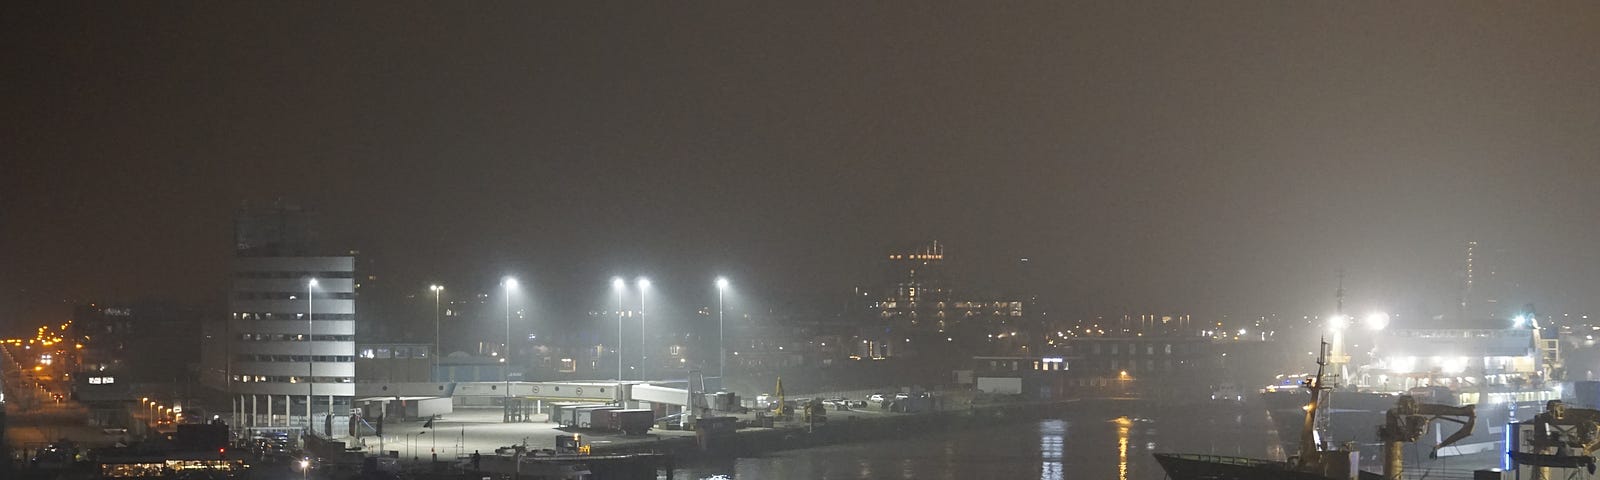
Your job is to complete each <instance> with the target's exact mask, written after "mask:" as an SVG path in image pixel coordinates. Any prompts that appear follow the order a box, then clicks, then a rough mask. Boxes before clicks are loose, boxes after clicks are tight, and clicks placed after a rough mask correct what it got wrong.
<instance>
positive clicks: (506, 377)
mask: <svg viewBox="0 0 1600 480" xmlns="http://www.w3.org/2000/svg"><path fill="white" fill-rule="evenodd" d="M501 283H503V284H505V286H506V292H505V297H506V354H505V356H502V357H500V361H501V362H503V363H505V364H506V366H505V367H502V368H501V369H500V377H501V381H502V382H504V383H505V395H506V398H510V397H511V362H510V360H509V359H510V358H511V291H512V290H514V289H516V288H517V279H516V277H511V276H507V277H506V278H505V281H503V282H501Z"/></svg>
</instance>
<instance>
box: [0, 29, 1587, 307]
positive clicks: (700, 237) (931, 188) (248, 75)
mask: <svg viewBox="0 0 1600 480" xmlns="http://www.w3.org/2000/svg"><path fill="white" fill-rule="evenodd" d="M0 45H3V46H0V51H3V52H4V53H3V57H0V60H3V63H0V64H3V65H5V71H6V73H5V74H4V75H3V76H0V95H4V102H5V108H4V109H3V112H4V114H3V116H0V118H3V120H0V121H3V122H4V123H3V125H0V159H3V160H0V165H3V166H0V322H4V323H10V324H12V325H13V326H15V325H19V324H28V325H32V324H34V323H32V322H33V321H34V320H36V319H44V318H48V317H49V316H50V315H56V314H58V313H60V310H59V308H58V307H60V306H61V305H63V304H62V303H61V302H63V301H64V300H65V301H71V302H77V301H126V300H134V299H141V298H158V299H172V300H176V301H181V302H187V303H193V304H206V305H221V304H222V303H223V301H224V299H225V295H224V290H225V287H226V281H227V276H226V269H227V261H228V258H229V256H230V255H231V250H230V249H231V240H230V238H229V236H230V234H231V221H232V214H233V212H234V210H235V209H236V208H238V207H239V206H240V205H242V204H243V203H245V202H251V203H252V204H257V205H261V204H266V203H270V202H271V201H272V200H274V199H277V198H282V199H284V200H286V201H289V202H291V203H294V204H299V205H304V206H307V207H310V208H313V209H315V210H317V211H318V212H319V218H320V221H321V222H322V224H323V228H322V229H321V233H322V238H323V240H324V241H325V244H326V245H328V246H330V247H333V248H335V249H339V250H342V249H358V250H360V251H361V252H362V261H363V264H362V265H363V267H362V268H363V271H362V272H361V273H362V274H364V275H378V276H379V280H378V281H375V282H372V283H373V285H375V287H374V288H383V289H389V291H391V292H399V291H413V290H414V292H415V293H418V294H425V292H426V285H427V284H428V283H429V282H432V281H441V282H445V283H446V284H447V285H451V286H460V287H459V288H460V289H463V290H466V289H474V288H488V287H490V286H492V285H493V283H494V282H495V281H496V279H498V278H499V276H500V275H503V274H506V273H515V274H517V275H519V276H520V277H522V278H524V279H526V280H525V281H527V282H528V283H529V284H530V285H531V288H533V289H534V290H537V291H538V292H539V293H538V295H539V296H541V297H542V298H544V301H545V302H546V304H549V305H556V304H561V305H560V306H552V307H551V308H566V309H571V310H581V309H584V308H589V306H590V303H592V302H591V301H590V299H591V298H595V297H599V296H602V295H603V294H604V292H605V289H606V288H607V284H608V279H609V278H610V277H611V276H612V275H614V274H619V273H627V274H630V275H631V274H636V273H645V274H650V275H652V276H654V277H656V278H658V280H657V284H658V285H662V288H664V289H671V290H674V291H676V292H680V294H684V295H689V294H690V293H694V292H710V291H711V287H710V279H711V278H712V277H713V276H714V275H716V274H719V273H725V274H728V275H730V276H732V277H733V278H734V280H735V282H736V283H737V284H738V285H739V286H740V288H742V289H743V290H744V291H746V292H760V295H761V296H763V297H764V298H767V299H768V300H769V301H772V302H775V303H776V302H780V301H792V299H802V298H821V296H822V295H824V294H829V293H837V292H848V291H849V289H850V288H851V287H853V286H856V285H860V284H865V283H866V282H869V281H871V280H872V278H873V275H874V274H875V273H876V269H877V263H876V262H877V261H878V259H879V258H880V257H882V255H883V254H884V253H886V250H885V249H886V248H888V247H889V246H892V245H897V244H904V243H907V242H916V241H923V240H932V239H938V240H940V241H941V242H943V243H944V244H946V245H947V253H948V256H949V258H950V259H951V263H952V268H953V269H954V270H955V271H956V272H957V273H959V274H960V276H961V278H960V281H959V285H960V288H961V289H962V291H965V292H974V293H979V292H991V291H1002V290H1005V289H1009V288H1015V287H1014V283H1016V282H1017V279H1016V278H1015V277H1013V276H1012V270H1011V268H1010V266H1011V265H1012V264H1013V263H1014V260H1015V259H1016V258H1019V257H1028V258H1030V259H1032V263H1033V264H1034V268H1035V269H1036V272H1035V275H1036V277H1035V278H1033V279H1031V280H1029V282H1030V283H1031V285H1030V288H1033V289H1035V290H1037V291H1038V292H1039V293H1040V294H1041V295H1042V296H1044V297H1046V298H1047V299H1049V301H1050V302H1051V303H1053V304H1055V305H1057V307H1056V308H1057V310H1058V311H1059V312H1061V313H1062V314H1067V315H1113V314H1114V315H1120V314H1122V313H1124V312H1130V311H1132V312H1143V311H1160V312H1184V313H1193V314H1195V315H1200V316H1214V315H1233V316H1251V315H1261V314H1266V313H1271V312H1276V313H1287V314H1294V315H1300V314H1315V313H1319V312H1329V311H1331V310H1332V308H1333V306H1332V304H1333V298H1332V297H1333V290H1334V288H1335V283H1336V281H1337V272H1338V271H1339V270H1340V269H1343V270H1345V271H1346V288H1347V289H1348V291H1349V298H1348V299H1347V305H1350V306H1351V307H1352V308H1363V309H1364V308H1377V307H1383V308H1388V309H1390V310H1392V311H1396V312H1404V313H1406V314H1415V315H1422V314H1437V313H1453V312H1454V310H1453V308H1452V307H1451V306H1450V305H1451V303H1452V302H1453V301H1454V298H1455V295H1456V292H1457V289H1458V287H1457V286H1458V285H1459V282H1460V280H1459V276H1460V272H1461V270H1462V269H1463V263H1464V255H1465V253H1464V245H1465V243H1466V242H1467V241H1469V240H1475V241H1478V242H1480V245H1482V246H1483V249H1484V251H1485V252H1492V254H1490V253H1486V254H1484V255H1482V257H1483V261H1484V262H1492V263H1493V266H1492V268H1495V269H1496V270H1497V271H1498V272H1500V273H1499V274H1500V275H1502V277H1503V278H1505V279H1508V280H1507V281H1506V283H1507V284H1511V285H1513V286H1514V288H1513V289H1514V290H1515V292H1514V293H1512V294H1508V296H1507V299H1506V301H1507V302H1510V303H1515V304H1517V305H1520V304H1522V303H1526V302H1535V303H1537V304H1538V305H1539V308H1540V310H1542V311H1552V312H1559V311H1570V312H1575V313H1576V312H1584V311H1593V312H1596V313H1600V310H1596V307H1600V304H1597V302H1600V297H1597V296H1596V295H1595V292H1596V285H1597V280H1600V278H1597V277H1600V274H1597V272H1600V270H1597V268H1600V256H1597V255H1600V247H1597V246H1596V245H1597V242H1596V241H1595V239H1596V238H1600V222H1597V221H1596V220H1597V213H1596V212H1600V209H1597V207H1600V4H1596V3H1594V2H1490V3H1477V2H1310V3H1307V2H1262V3H1257V2H1188V1H1178V2H1170V3H1169V2H1094V3H1084V4H1077V2H1050V1H1035V2H999V3H996V2H962V3H959V4H944V3H943V2H832V3H816V2H772V3H767V2H560V3H557V2H418V3H409V2H392V1H383V2H369V3H360V2H252V3H246V2H27V3H23V4H11V5H8V7H7V8H6V13H5V14H4V15H0ZM702 284H703V285H702ZM1508 288H1511V287H1508ZM685 292H687V293H685Z"/></svg>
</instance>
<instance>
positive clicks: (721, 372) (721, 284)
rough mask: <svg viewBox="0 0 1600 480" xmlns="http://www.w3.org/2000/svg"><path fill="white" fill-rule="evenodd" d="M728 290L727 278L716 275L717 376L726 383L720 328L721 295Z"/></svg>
mask: <svg viewBox="0 0 1600 480" xmlns="http://www.w3.org/2000/svg"><path fill="white" fill-rule="evenodd" d="M727 291H728V279H727V278H726V277H717V378H718V380H717V381H718V382H719V383H722V384H724V385H726V383H724V382H727V380H726V379H727V378H728V347H727V346H726V345H727V340H726V337H724V336H723V335H724V334H723V330H722V295H723V293H724V292H727Z"/></svg>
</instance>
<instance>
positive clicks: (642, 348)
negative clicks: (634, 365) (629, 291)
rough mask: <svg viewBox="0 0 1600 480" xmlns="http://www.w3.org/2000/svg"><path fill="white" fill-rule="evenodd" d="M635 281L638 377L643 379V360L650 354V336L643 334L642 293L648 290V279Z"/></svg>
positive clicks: (643, 278) (640, 278)
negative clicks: (637, 290)
mask: <svg viewBox="0 0 1600 480" xmlns="http://www.w3.org/2000/svg"><path fill="white" fill-rule="evenodd" d="M635 283H638V285H639V379H640V380H643V379H644V366H645V365H647V363H645V362H647V361H648V360H647V357H648V356H649V354H650V347H649V345H648V344H647V342H649V338H650V337H647V336H645V334H644V330H645V324H644V294H645V292H647V291H649V290H650V279H648V278H645V277H639V279H638V280H637V281H635Z"/></svg>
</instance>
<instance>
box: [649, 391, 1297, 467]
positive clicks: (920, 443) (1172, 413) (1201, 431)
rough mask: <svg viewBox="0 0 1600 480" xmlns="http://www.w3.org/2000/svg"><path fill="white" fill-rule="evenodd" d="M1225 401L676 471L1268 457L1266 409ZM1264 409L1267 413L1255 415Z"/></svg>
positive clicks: (1107, 412)
mask: <svg viewBox="0 0 1600 480" xmlns="http://www.w3.org/2000/svg"><path fill="white" fill-rule="evenodd" d="M1240 412H1241V411H1240V410H1235V409H1224V408H1221V407H1215V408H1213V407H1207V408H1186V409H1172V408H1166V409H1159V408H1155V407H1143V406H1140V405H1137V404H1128V405H1123V406H1121V408H1115V409H1112V408H1097V409H1093V410H1087V409H1086V410H1080V411H1076V412H1073V413H1069V414H1066V415H1062V416H1061V417H1060V418H1057V419H1049V420H1041V421H1036V422H1020V423H1013V424H1007V425H1001V426H996V427H991V428H983V429H978V430H967V431H955V432H944V433H937V432H936V433H922V434H914V435H911V434H908V435H907V438H906V439H904V440H900V441H875V442H862V443H853V444H845V445H833V446H826V447H817V448H808V449H802V450H791V451H782V452H774V453H771V454H768V455H765V456H761V457H754V458H741V459H724V460H720V461H712V462H708V463H704V464H698V465H683V464H680V465H679V468H678V470H677V472H676V473H675V475H674V476H673V478H674V479H683V480H698V479H700V478H704V477H709V476H712V475H718V474H721V475H728V476H730V477H733V478H740V479H778V480H801V479H805V480H811V479H834V480H837V479H879V478H915V479H966V478H1040V479H1047V480H1062V479H1073V478H1096V479H1100V478H1117V479H1119V480H1128V479H1131V480H1159V479H1162V478H1163V477H1164V475H1163V473H1162V471H1161V467H1160V466H1159V465H1157V464H1156V462H1155V459H1154V458H1152V457H1151V456H1150V454H1151V453H1155V452H1194V453H1219V454H1223V453H1225V454H1229V455H1235V454H1236V455H1244V456H1252V457H1264V456H1266V454H1267V448H1268V446H1269V445H1275V444H1276V442H1275V441H1270V440H1271V439H1272V437H1269V434H1268V430H1269V427H1268V425H1267V421H1266V418H1265V414H1264V413H1263V414H1260V415H1255V414H1254V412H1253V411H1246V414H1243V415H1241V414H1240ZM1257 417H1259V418H1257Z"/></svg>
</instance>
